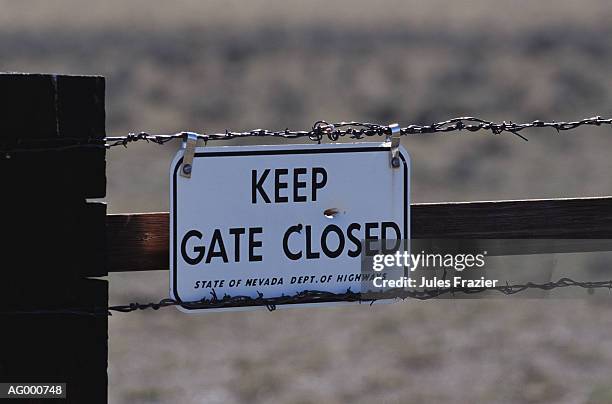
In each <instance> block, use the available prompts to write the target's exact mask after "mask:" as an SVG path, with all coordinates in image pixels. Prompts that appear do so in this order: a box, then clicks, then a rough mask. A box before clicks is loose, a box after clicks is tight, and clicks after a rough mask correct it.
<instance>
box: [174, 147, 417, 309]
mask: <svg viewBox="0 0 612 404" xmlns="http://www.w3.org/2000/svg"><path fill="white" fill-rule="evenodd" d="M184 153H185V150H184V149H182V150H179V152H178V153H177V155H176V156H175V158H174V160H173V161H172V165H171V171H170V184H171V185H170V205H171V213H170V214H171V217H170V297H171V298H173V299H176V300H177V301H180V302H193V301H198V300H201V299H203V298H207V299H210V298H211V296H212V293H213V291H214V294H215V295H216V296H218V297H219V298H221V297H223V296H224V295H228V296H248V297H252V298H256V297H258V296H263V297H265V298H275V297H281V296H292V295H294V294H296V293H299V292H303V291H305V290H309V291H324V292H332V293H345V292H346V291H347V290H348V289H350V290H352V291H354V292H358V291H359V289H360V280H361V279H360V272H361V266H360V263H361V252H362V240H364V239H395V240H399V239H408V238H409V237H410V222H409V209H410V195H409V186H410V183H409V181H410V160H409V156H408V153H407V152H406V150H405V149H403V148H402V147H401V146H400V149H399V158H400V160H401V164H399V167H392V165H391V164H390V153H391V149H390V144H389V143H358V144H351V143H343V144H326V145H282V146H239V147H205V148H197V149H196V151H195V155H194V158H193V164H192V167H191V177H190V178H186V177H184V176H182V175H180V170H181V169H182V165H183V155H184ZM179 309H181V310H182V311H186V312H200V311H211V310H212V309H192V308H187V307H185V306H182V307H179ZM215 310H216V309H215ZM222 310H227V309H222Z"/></svg>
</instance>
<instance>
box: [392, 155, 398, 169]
mask: <svg viewBox="0 0 612 404" xmlns="http://www.w3.org/2000/svg"><path fill="white" fill-rule="evenodd" d="M391 165H392V166H393V168H398V167H399V166H400V159H399V157H393V158H392V159H391Z"/></svg>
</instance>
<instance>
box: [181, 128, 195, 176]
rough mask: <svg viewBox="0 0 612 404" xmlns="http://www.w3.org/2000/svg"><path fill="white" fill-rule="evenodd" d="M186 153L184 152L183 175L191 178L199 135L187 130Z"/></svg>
mask: <svg viewBox="0 0 612 404" xmlns="http://www.w3.org/2000/svg"><path fill="white" fill-rule="evenodd" d="M184 135H185V153H183V166H182V167H181V171H180V174H181V177H185V178H191V172H192V171H193V158H194V156H195V149H196V146H197V144H198V135H197V134H195V133H192V132H185V134H184Z"/></svg>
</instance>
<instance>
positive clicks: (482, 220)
mask: <svg viewBox="0 0 612 404" xmlns="http://www.w3.org/2000/svg"><path fill="white" fill-rule="evenodd" d="M106 229H107V251H108V262H107V266H108V272H127V271H150V270H165V269H168V246H169V222H168V213H130V214H119V215H108V216H107V219H106ZM411 229H412V238H414V239H419V238H422V239H460V238H467V239H469V238H471V239H567V240H568V241H567V242H565V243H561V244H559V243H557V244H554V245H551V244H550V243H548V242H546V243H541V244H538V243H535V244H533V243H531V244H530V245H529V246H525V245H519V246H517V245H512V243H506V245H504V246H503V248H502V249H503V251H497V254H498V255H502V254H517V253H519V252H521V253H524V252H528V253H532V254H536V253H551V252H580V251H583V252H587V251H612V242H604V241H600V242H597V241H594V240H593V239H601V240H603V239H609V240H612V197H600V198H575V199H541V200H520V201H494V202H450V203H423V204H412V205H411ZM570 239H590V240H572V241H569V240H570ZM525 248H527V249H528V251H527V250H525Z"/></svg>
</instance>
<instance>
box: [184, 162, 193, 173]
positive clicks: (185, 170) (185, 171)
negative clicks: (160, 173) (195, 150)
mask: <svg viewBox="0 0 612 404" xmlns="http://www.w3.org/2000/svg"><path fill="white" fill-rule="evenodd" d="M183 173H185V174H191V164H183Z"/></svg>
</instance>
